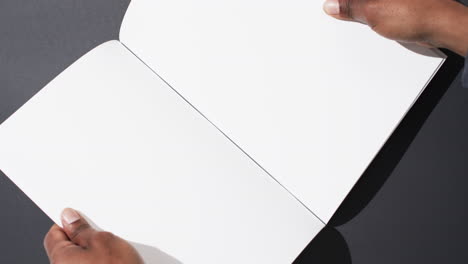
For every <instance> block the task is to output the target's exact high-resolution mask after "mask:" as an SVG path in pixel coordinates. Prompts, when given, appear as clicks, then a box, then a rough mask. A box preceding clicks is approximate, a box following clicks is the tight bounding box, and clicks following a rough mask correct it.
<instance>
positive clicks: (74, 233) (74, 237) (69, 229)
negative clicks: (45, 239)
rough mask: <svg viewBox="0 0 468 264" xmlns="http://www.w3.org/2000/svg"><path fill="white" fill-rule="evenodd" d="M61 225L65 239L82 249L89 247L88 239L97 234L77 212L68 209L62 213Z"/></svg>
mask: <svg viewBox="0 0 468 264" xmlns="http://www.w3.org/2000/svg"><path fill="white" fill-rule="evenodd" d="M62 225H63V230H64V232H65V233H66V235H67V237H68V238H69V239H70V240H71V241H72V242H73V243H75V244H77V245H79V246H81V247H83V248H87V247H88V246H89V242H90V239H91V238H92V236H93V235H94V234H95V233H96V232H97V231H96V230H94V229H93V228H92V227H91V226H90V225H89V223H88V222H87V221H86V220H85V219H84V218H83V217H82V216H81V215H80V214H79V213H78V212H77V211H75V210H73V209H70V208H67V209H65V210H63V212H62Z"/></svg>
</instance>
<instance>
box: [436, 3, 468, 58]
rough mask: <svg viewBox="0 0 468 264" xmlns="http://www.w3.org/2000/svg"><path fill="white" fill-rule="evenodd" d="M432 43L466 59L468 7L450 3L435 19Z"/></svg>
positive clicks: (467, 48) (467, 47) (467, 50)
mask: <svg viewBox="0 0 468 264" xmlns="http://www.w3.org/2000/svg"><path fill="white" fill-rule="evenodd" d="M431 26H432V27H433V34H432V39H431V42H432V43H433V44H434V45H435V46H438V47H440V48H446V49H449V50H452V51H453V52H456V53H458V54H459V55H461V56H463V57H465V56H466V55H467V53H468V7H465V6H464V5H462V4H460V3H457V2H455V1H453V2H452V1H449V2H447V3H446V6H445V8H443V9H440V10H439V14H438V15H436V16H434V17H433V23H432V25H431Z"/></svg>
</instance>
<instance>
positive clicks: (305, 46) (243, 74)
mask: <svg viewBox="0 0 468 264" xmlns="http://www.w3.org/2000/svg"><path fill="white" fill-rule="evenodd" d="M322 4H323V1H322V0H223V1H220V0H196V1H195V0H157V1H155V0H133V1H132V3H131V4H130V7H129V9H128V11H127V14H126V16H125V19H124V22H123V26H122V29H121V32H120V34H121V41H122V42H123V43H124V44H125V45H126V46H127V47H129V48H130V49H131V50H132V51H133V52H135V54H137V55H138V56H139V57H140V58H141V59H142V60H144V61H145V62H146V63H147V64H148V65H149V66H150V67H151V68H152V69H154V70H155V71H156V72H157V73H158V74H159V75H160V76H161V77H162V78H163V79H165V80H166V81H167V82H168V83H169V84H170V85H171V86H172V87H173V88H174V89H176V90H177V91H178V92H180V93H181V94H182V95H183V96H184V97H185V98H186V99H187V100H188V101H190V102H191V103H192V104H193V105H194V106H195V107H196V108H198V109H199V110H200V111H201V112H202V113H203V114H204V115H206V116H207V118H208V119H210V120H211V121H212V122H213V123H214V124H216V125H217V126H218V127H219V128H220V129H221V130H222V131H223V132H224V133H226V134H227V135H228V136H229V137H230V138H231V139H232V140H233V141H234V142H236V143H237V144H238V145H239V146H240V147H241V148H242V149H243V150H245V151H246V152H247V153H248V154H249V155H251V157H252V158H253V159H254V160H256V161H257V162H258V163H259V164H260V165H261V166H263V167H264V168H265V169H266V170H267V171H268V172H269V173H270V174H271V175H273V176H274V177H275V178H276V179H277V180H279V181H280V182H281V183H282V184H283V185H284V186H285V187H286V188H287V189H289V190H290V191H291V192H292V193H293V194H294V195H296V196H297V197H298V198H299V199H300V200H301V201H302V202H304V203H305V204H306V205H307V206H308V207H309V208H310V209H311V210H312V211H313V212H315V213H316V214H317V215H318V216H319V217H320V218H321V219H322V220H324V221H328V220H329V219H330V217H331V216H332V214H333V213H334V212H335V210H336V209H337V208H338V206H339V205H340V203H341V202H342V200H343V199H344V198H345V196H346V195H347V194H348V192H349V191H350V189H351V188H352V187H353V185H354V184H355V182H356V181H357V180H358V178H359V177H360V176H361V174H362V173H363V172H364V170H365V169H366V167H367V166H368V164H369V163H370V162H371V160H372V159H373V157H374V156H375V155H376V154H377V152H378V151H379V149H380V148H381V147H382V145H383V144H384V142H385V141H386V139H387V138H388V137H389V136H390V134H391V132H392V131H393V130H394V129H395V127H396V126H397V124H398V123H399V121H400V120H401V119H402V117H403V116H404V114H405V113H406V112H407V110H408V109H409V108H410V106H411V105H412V103H413V102H414V101H415V99H416V98H417V97H418V95H419V94H420V92H421V91H422V90H423V88H424V87H425V85H426V82H427V81H428V80H429V79H430V78H431V76H432V74H433V73H434V71H435V70H436V69H437V68H438V67H439V65H440V64H441V62H442V61H443V59H441V58H434V57H424V56H421V55H418V54H415V53H413V52H411V51H409V50H406V49H405V48H403V47H402V46H400V45H399V44H398V43H396V42H392V41H388V40H385V39H383V38H381V37H380V36H378V35H377V34H375V33H374V32H372V31H371V30H370V29H368V28H367V27H366V26H364V25H360V24H357V23H345V22H341V21H335V20H333V19H332V18H329V17H327V16H326V15H325V14H324V13H323V11H322Z"/></svg>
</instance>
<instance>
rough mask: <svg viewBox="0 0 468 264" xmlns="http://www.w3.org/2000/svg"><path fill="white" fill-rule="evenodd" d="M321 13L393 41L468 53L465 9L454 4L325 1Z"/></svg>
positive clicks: (435, 0)
mask: <svg viewBox="0 0 468 264" xmlns="http://www.w3.org/2000/svg"><path fill="white" fill-rule="evenodd" d="M324 10H325V12H326V13H327V14H329V15H331V16H333V17H335V18H337V19H341V20H347V21H355V22H360V23H364V24H367V25H369V26H370V27H371V28H372V29H373V30H374V31H375V32H377V33H379V34H380V35H382V36H384V37H386V38H389V39H392V40H397V41H401V42H412V43H418V44H421V45H423V46H429V47H437V48H447V49H450V50H452V51H454V52H456V53H458V54H459V55H461V56H466V55H467V52H468V26H467V25H468V8H467V7H465V6H463V5H462V4H460V3H458V2H455V1H453V0H416V1H406V0H396V1H395V0H379V1H370V0H328V1H326V2H325V4H324Z"/></svg>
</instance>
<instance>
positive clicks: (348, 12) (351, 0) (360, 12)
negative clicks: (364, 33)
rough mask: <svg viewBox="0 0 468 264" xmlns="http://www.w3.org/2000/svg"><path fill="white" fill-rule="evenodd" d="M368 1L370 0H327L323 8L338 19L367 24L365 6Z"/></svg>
mask: <svg viewBox="0 0 468 264" xmlns="http://www.w3.org/2000/svg"><path fill="white" fill-rule="evenodd" d="M367 2H368V0H326V1H325V3H324V4H323V10H324V11H325V13H327V14H328V15H330V16H332V17H334V18H336V19H340V20H346V21H356V22H361V23H364V24H367V21H366V17H365V14H364V8H363V7H364V6H365V5H366V4H367Z"/></svg>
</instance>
